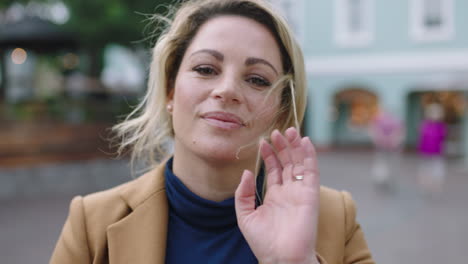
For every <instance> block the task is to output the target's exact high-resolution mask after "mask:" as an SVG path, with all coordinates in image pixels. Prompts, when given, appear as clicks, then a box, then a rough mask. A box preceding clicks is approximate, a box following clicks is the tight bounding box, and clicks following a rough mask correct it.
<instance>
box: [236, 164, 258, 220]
mask: <svg viewBox="0 0 468 264" xmlns="http://www.w3.org/2000/svg"><path fill="white" fill-rule="evenodd" d="M235 208H236V216H237V222H238V223H239V224H242V223H244V222H245V219H246V217H247V216H249V215H250V214H251V213H253V212H254V211H255V179H254V175H253V173H252V172H251V171H249V170H244V173H243V174H242V178H241V182H240V183H239V186H238V187H237V190H236V193H235Z"/></svg>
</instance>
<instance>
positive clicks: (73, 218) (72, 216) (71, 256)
mask: <svg viewBox="0 0 468 264" xmlns="http://www.w3.org/2000/svg"><path fill="white" fill-rule="evenodd" d="M85 217H86V216H85V213H84V204H83V198H82V197H81V196H77V197H75V198H73V200H72V201H71V204H70V212H69V214H68V218H67V220H66V222H65V225H64V227H63V229H62V233H61V235H60V237H59V239H58V241H57V245H56V246H55V250H54V252H53V253H52V257H51V259H50V263H51V264H59V263H60V264H61V263H70V264H74V263H84V264H86V263H91V256H90V253H89V252H90V251H89V246H88V238H87V230H86V219H85Z"/></svg>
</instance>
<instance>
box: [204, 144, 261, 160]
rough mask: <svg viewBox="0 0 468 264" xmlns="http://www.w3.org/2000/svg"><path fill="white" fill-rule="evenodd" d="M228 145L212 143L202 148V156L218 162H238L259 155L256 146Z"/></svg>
mask: <svg viewBox="0 0 468 264" xmlns="http://www.w3.org/2000/svg"><path fill="white" fill-rule="evenodd" d="M239 146H240V145H236V146H226V145H211V146H206V147H204V148H202V153H200V154H201V155H202V156H204V158H205V159H209V160H211V161H218V162H238V161H245V160H249V159H255V158H256V155H257V152H256V150H257V148H256V147H253V146H251V147H239Z"/></svg>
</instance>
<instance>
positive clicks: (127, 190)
mask: <svg viewBox="0 0 468 264" xmlns="http://www.w3.org/2000/svg"><path fill="white" fill-rule="evenodd" d="M159 167H161V166H159ZM159 167H158V168H156V169H154V170H152V171H150V172H147V173H146V174H144V175H142V176H140V177H138V178H136V179H134V180H131V181H129V182H127V183H124V184H121V185H118V186H116V187H114V188H111V189H108V190H104V191H100V192H96V193H92V194H88V195H85V196H76V197H75V198H73V200H72V202H71V204H70V213H69V218H77V219H81V221H83V222H84V228H85V230H86V233H87V234H88V235H89V236H95V237H91V238H90V239H89V240H90V241H95V240H101V239H103V238H102V237H100V236H102V235H103V234H105V230H106V229H107V228H108V227H109V226H110V225H112V224H113V223H116V222H118V221H120V220H121V219H123V218H125V217H126V216H128V215H129V214H130V213H131V212H132V211H133V210H135V209H136V208H137V207H138V206H139V205H140V204H141V203H143V202H144V201H146V200H147V199H148V198H149V197H151V196H152V195H153V194H154V193H157V192H159V191H160V190H163V189H164V176H163V175H162V171H163V170H161V168H159ZM162 167H163V166H162Z"/></svg>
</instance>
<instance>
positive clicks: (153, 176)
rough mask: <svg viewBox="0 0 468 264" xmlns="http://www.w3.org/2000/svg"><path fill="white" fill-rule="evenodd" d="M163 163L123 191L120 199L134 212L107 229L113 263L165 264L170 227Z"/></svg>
mask: <svg viewBox="0 0 468 264" xmlns="http://www.w3.org/2000/svg"><path fill="white" fill-rule="evenodd" d="M164 164H165V162H163V163H162V164H161V165H160V166H159V167H158V168H156V169H155V170H153V171H151V172H149V173H147V174H145V175H143V176H141V177H140V178H138V179H137V180H135V181H133V182H132V184H130V185H127V186H125V188H123V189H122V191H121V197H122V199H123V200H125V201H126V202H127V203H128V205H129V207H130V208H131V210H133V211H131V212H130V213H129V214H128V215H127V216H126V217H124V218H123V219H122V220H120V221H118V222H116V223H114V224H112V225H110V226H109V227H108V228H107V240H108V247H109V262H110V263H117V264H124V263H125V264H129V263H131V264H140V263H141V264H143V263H152V264H154V263H155V264H163V263H164V259H165V255H166V238H167V226H168V202H167V197H166V191H165V188H164Z"/></svg>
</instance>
